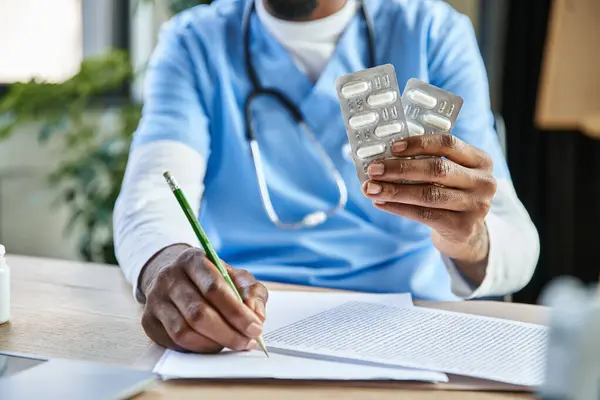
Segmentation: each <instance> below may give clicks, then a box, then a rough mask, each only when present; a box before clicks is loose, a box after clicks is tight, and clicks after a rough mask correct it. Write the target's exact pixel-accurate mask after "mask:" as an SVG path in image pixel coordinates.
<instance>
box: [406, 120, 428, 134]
mask: <svg viewBox="0 0 600 400" xmlns="http://www.w3.org/2000/svg"><path fill="white" fill-rule="evenodd" d="M407 125H408V132H409V133H410V134H411V135H413V136H420V135H424V134H425V128H423V127H422V126H421V125H419V124H415V123H413V122H407Z"/></svg>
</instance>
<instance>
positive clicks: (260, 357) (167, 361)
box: [154, 292, 448, 382]
mask: <svg viewBox="0 0 600 400" xmlns="http://www.w3.org/2000/svg"><path fill="white" fill-rule="evenodd" d="M352 300H360V301H363V302H367V303H373V304H393V305H395V306H396V307H399V308H405V307H412V306H413V304H412V299H411V297H410V295H408V294H394V295H372V294H347V293H316V292H313V293H306V292H270V293H269V305H268V307H267V314H268V317H267V321H266V323H265V332H266V333H268V332H274V331H276V330H277V329H281V328H284V327H286V326H289V325H290V324H293V323H296V322H298V321H299V320H301V319H304V318H309V317H310V316H312V315H315V314H316V313H319V312H322V311H326V310H330V309H332V308H335V307H337V306H340V305H342V304H344V303H347V302H348V301H352ZM274 351H275V352H273V351H270V358H266V357H265V355H264V354H263V353H262V352H260V351H254V352H232V351H224V352H222V353H220V354H217V355H200V354H183V353H178V352H175V351H170V350H169V351H166V352H165V354H164V355H163V356H162V358H161V359H160V361H159V362H158V363H157V364H156V367H155V368H154V372H155V373H158V374H159V375H161V376H162V377H163V379H174V378H184V379H185V378H203V379H219V378H222V379H257V378H273V379H301V380H398V381H425V382H447V381H448V377H447V376H446V374H444V373H440V372H430V371H422V370H416V369H408V368H398V367H395V368H388V367H379V366H365V365H364V364H363V363H347V362H338V361H330V360H320V359H315V358H314V357H295V356H288V355H284V354H278V353H277V350H274Z"/></svg>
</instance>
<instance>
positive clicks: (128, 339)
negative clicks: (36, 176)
mask: <svg viewBox="0 0 600 400" xmlns="http://www.w3.org/2000/svg"><path fill="white" fill-rule="evenodd" d="M8 263H9V265H10V266H11V268H12V276H13V285H12V288H13V296H12V299H13V300H12V302H13V303H12V314H13V315H12V319H11V322H10V323H9V324H6V325H0V350H3V351H8V352H14V353H25V354H33V355H42V356H48V357H62V358H75V359H83V360H89V361H100V362H108V363H116V364H123V365H135V364H136V362H137V361H138V360H140V358H141V357H142V356H143V355H144V354H146V353H147V350H148V349H149V346H150V342H149V340H148V339H147V338H146V336H145V334H144V332H143V330H142V329H141V327H140V324H139V317H140V312H141V308H140V306H138V305H137V304H136V303H135V302H134V300H133V295H132V292H131V288H130V287H129V286H128V285H127V284H126V283H125V281H124V279H123V277H122V275H121V272H120V270H119V269H118V268H115V267H107V266H101V265H93V264H85V263H74V262H66V261H58V260H47V259H38V258H29V257H17V256H9V257H8ZM270 286H271V288H278V289H282V288H286V289H290V290H294V289H297V288H291V287H285V286H282V285H270ZM304 290H306V289H304ZM419 305H422V306H426V307H436V308H443V309H447V310H455V311H461V312H467V313H474V314H481V315H491V316H496V317H500V318H507V319H518V320H522V321H527V322H535V323H542V322H543V319H544V318H545V317H544V315H543V314H544V313H543V311H541V309H540V308H538V307H535V306H528V305H517V304H508V303H493V302H465V303H421V304H419ZM138 365H139V364H138ZM145 367H146V368H148V369H151V368H152V367H153V365H145ZM399 390H400V389H398V388H389V387H388V388H385V387H377V388H367V387H352V385H351V384H344V385H332V384H319V385H318V384H313V383H294V384H264V383H262V384H261V383H259V382H256V383H252V384H247V383H246V384H232V383H230V382H224V383H194V384H190V383H183V384H182V383H165V384H161V385H160V386H158V387H157V388H156V389H154V390H152V391H150V392H148V393H146V394H144V395H143V396H141V398H142V399H163V398H175V397H176V398H178V399H183V400H185V399H188V398H189V399H197V398H198V397H199V395H201V396H202V397H204V398H219V399H224V400H226V399H239V398H244V399H245V400H252V399H257V400H265V399H280V398H286V399H303V400H304V399H306V398H310V399H359V398H360V399H375V398H377V399H392V398H394V399H396V398H398V396H400V393H398V392H399ZM401 396H402V398H403V399H408V400H412V399H434V398H435V399H464V400H469V399H483V400H487V399H489V400H491V399H526V398H529V396H527V395H524V394H516V393H482V392H479V393H477V392H441V391H423V390H402V393H401Z"/></svg>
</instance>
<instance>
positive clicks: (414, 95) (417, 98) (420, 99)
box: [408, 89, 437, 110]
mask: <svg viewBox="0 0 600 400" xmlns="http://www.w3.org/2000/svg"><path fill="white" fill-rule="evenodd" d="M408 99H409V100H410V101H412V102H413V103H415V104H417V105H418V106H421V107H423V108H426V109H428V110H431V109H432V108H433V107H435V106H436V105H437V99H436V98H435V97H433V96H431V95H428V94H427V93H425V92H424V91H422V90H419V89H415V90H411V91H410V92H409V93H408Z"/></svg>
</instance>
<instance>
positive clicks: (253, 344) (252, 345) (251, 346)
mask: <svg viewBox="0 0 600 400" xmlns="http://www.w3.org/2000/svg"><path fill="white" fill-rule="evenodd" d="M257 347H258V343H256V340H251V341H250V343H248V346H246V350H254V349H256V348H257Z"/></svg>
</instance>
